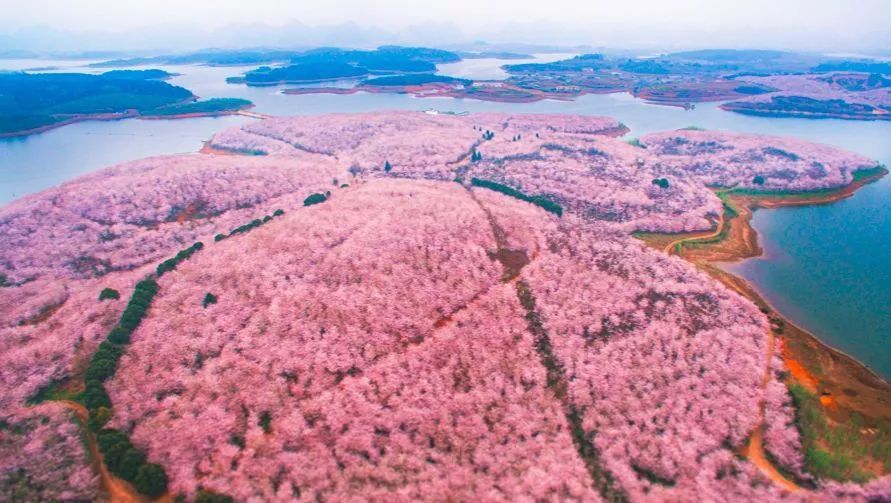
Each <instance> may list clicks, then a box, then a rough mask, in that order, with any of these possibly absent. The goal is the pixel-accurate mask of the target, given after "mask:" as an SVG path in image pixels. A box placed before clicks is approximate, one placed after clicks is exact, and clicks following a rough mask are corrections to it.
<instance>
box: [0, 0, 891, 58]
mask: <svg viewBox="0 0 891 503" xmlns="http://www.w3.org/2000/svg"><path fill="white" fill-rule="evenodd" d="M0 7H2V12H3V16H2V17H0V31H3V32H6V33H10V32H14V31H16V30H19V29H21V28H25V27H32V26H36V25H40V26H48V27H52V28H56V29H62V30H66V31H88V30H103V31H116V32H126V31H127V30H132V29H134V28H148V27H157V26H159V25H165V24H167V25H170V24H172V23H175V24H180V23H189V24H194V25H195V26H196V27H200V28H201V29H203V30H214V29H219V28H222V27H225V26H228V25H231V24H236V23H237V24H250V23H263V24H270V25H276V26H280V25H285V24H289V23H301V24H305V25H310V26H318V25H337V24H342V23H345V22H354V23H357V24H359V25H361V26H362V27H368V28H372V27H373V28H381V29H383V30H386V31H388V32H398V31H400V30H405V29H406V28H407V27H410V26H412V25H419V24H420V25H427V26H429V27H430V29H431V33H438V34H439V35H441V36H442V35H445V34H448V33H450V35H449V36H453V37H457V36H458V34H459V33H460V34H461V35H463V36H465V37H477V38H493V39H505V38H514V39H516V41H518V42H535V43H542V42H543V41H544V40H542V39H545V40H547V39H548V37H549V36H551V35H553V36H554V37H555V38H557V39H559V40H556V41H555V42H556V43H564V44H565V43H567V42H569V41H576V43H578V44H595V45H596V44H601V45H611V46H615V47H621V46H623V45H624V43H623V42H626V41H627V42H630V43H638V44H647V43H653V44H660V43H664V42H671V43H674V44H678V45H715V44H724V45H734V46H739V45H749V46H765V45H773V46H778V47H781V46H791V47H795V48H806V47H808V46H811V45H813V46H814V48H819V49H821V50H823V49H826V48H831V47H829V46H833V45H834V44H837V45H838V46H839V49H850V48H859V47H862V48H869V47H872V48H876V49H882V48H883V47H887V43H888V42H889V36H888V34H887V33H888V27H889V26H891V0H634V1H627V2H623V1H619V0H606V1H604V0H535V1H523V0H490V1H486V0H447V1H436V0H434V1H430V0H426V1H425V0H420V1H416V0H311V1H304V0H292V1H284V0H151V1H143V0H0ZM431 25H436V26H431ZM448 30H452V32H449V31H448ZM417 31H418V30H417V28H415V32H417ZM421 33H423V30H421ZM416 34H417V33H416ZM440 38H441V37H440ZM523 39H527V40H523ZM626 39H627V40H626ZM460 41H461V40H456V42H460ZM502 41H503V40H502ZM746 41H749V43H748V44H746Z"/></svg>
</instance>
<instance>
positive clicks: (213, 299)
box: [202, 292, 217, 308]
mask: <svg viewBox="0 0 891 503" xmlns="http://www.w3.org/2000/svg"><path fill="white" fill-rule="evenodd" d="M216 303H217V296H216V295H214V294H212V293H210V292H207V294H205V295H204V301H203V302H202V305H203V306H204V307H205V308H207V306H209V305H211V304H216Z"/></svg>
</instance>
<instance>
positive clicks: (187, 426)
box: [0, 112, 888, 502]
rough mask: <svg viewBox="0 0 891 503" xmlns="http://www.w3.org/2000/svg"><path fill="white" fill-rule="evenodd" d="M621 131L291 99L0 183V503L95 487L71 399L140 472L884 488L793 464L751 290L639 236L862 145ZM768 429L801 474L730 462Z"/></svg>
mask: <svg viewBox="0 0 891 503" xmlns="http://www.w3.org/2000/svg"><path fill="white" fill-rule="evenodd" d="M624 131H625V129H624V127H623V126H621V124H620V123H618V122H617V121H615V120H613V119H608V118H599V117H563V116H553V115H503V114H479V115H470V116H446V115H431V114H423V113H411V112H399V113H376V114H359V115H328V116H321V117H314V118H313V117H301V118H277V119H270V120H264V121H260V122H256V123H253V124H250V125H247V126H244V127H242V128H235V129H231V130H228V131H224V132H222V133H219V134H217V135H216V136H215V137H214V139H213V140H212V145H210V147H211V148H208V149H207V150H206V151H207V152H209V153H206V154H190V155H177V156H167V157H155V158H150V159H145V160H142V161H136V162H130V163H124V164H121V165H119V166H115V167H111V168H108V169H105V170H102V171H99V172H97V173H95V174H92V175H89V176H86V177H82V178H80V179H77V180H74V181H71V182H69V183H66V184H64V185H62V186H60V187H58V188H54V189H51V190H48V191H45V192H42V193H39V194H35V195H33V196H30V197H27V198H25V199H22V200H20V201H17V202H15V203H13V204H11V205H9V206H7V207H5V208H2V209H0V275H2V276H0V501H19V500H24V501H27V500H31V501H44V500H59V501H83V500H93V499H97V498H99V497H101V496H99V495H100V494H101V493H100V488H99V482H98V481H97V479H96V477H95V472H94V471H93V470H92V469H91V467H90V465H89V462H88V459H87V453H86V452H85V450H84V449H83V447H82V445H83V444H81V443H80V440H79V435H78V434H81V433H85V432H86V429H85V428H84V427H83V424H81V422H79V421H78V422H75V421H74V418H73V417H72V416H71V414H70V413H69V412H68V408H70V407H71V406H72V404H71V403H70V402H65V403H59V402H54V400H60V399H69V398H72V399H73V398H77V399H80V400H81V401H82V402H83V406H84V409H86V412H87V414H88V420H87V422H86V424H87V426H88V427H89V428H90V430H89V431H91V432H92V435H93V436H89V435H86V436H84V438H85V439H87V445H88V446H92V447H96V448H98V449H99V450H100V452H101V453H102V455H103V458H102V459H103V460H104V462H105V464H104V466H105V467H106V468H108V472H109V473H112V474H113V475H115V476H118V477H120V478H122V479H123V480H125V481H128V482H132V487H134V488H135V490H138V491H141V492H142V494H144V495H150V496H152V497H159V496H164V497H170V498H171V499H172V498H174V497H176V496H182V497H184V498H185V500H186V501H195V499H196V497H198V496H199V495H201V497H200V498H198V499H199V501H207V497H208V494H209V493H208V491H212V492H214V493H219V494H220V495H228V496H230V497H232V498H234V500H235V501H365V500H370V501H418V500H422V501H467V500H476V499H479V500H482V501H515V500H517V501H694V500H702V501H728V500H729V501H786V500H789V501H814V500H815V501H836V500H845V501H858V502H859V501H868V500H870V499H873V500H881V498H882V497H886V496H888V481H887V479H885V480H879V481H876V482H873V483H871V484H868V485H854V484H847V485H840V484H827V483H825V482H824V481H821V480H814V479H812V478H811V477H810V475H808V474H807V473H805V472H804V471H803V466H804V463H803V460H804V458H803V453H802V450H801V440H800V438H799V433H798V430H797V428H796V426H795V410H794V407H793V404H792V402H791V399H790V395H789V393H788V391H787V389H786V388H785V386H784V385H783V384H782V381H781V380H780V379H779V377H780V375H781V374H782V372H783V371H784V369H783V364H782V362H781V361H780V360H779V359H778V358H776V357H773V356H771V355H775V354H777V349H776V348H773V350H772V348H771V344H772V341H771V338H770V331H769V326H768V322H767V319H766V318H765V316H764V315H763V314H762V313H761V312H760V311H758V309H757V308H756V307H755V306H754V305H752V304H751V303H750V302H749V301H747V300H745V299H744V298H743V297H741V296H739V295H737V294H736V293H735V292H733V291H730V290H728V289H727V288H725V287H724V286H722V285H721V284H720V283H718V282H716V281H715V280H713V279H711V278H710V277H709V276H707V275H706V274H704V273H702V272H700V271H698V270H697V269H696V268H695V267H694V266H692V265H691V264H689V263H687V262H685V261H683V260H681V259H680V258H677V257H669V256H666V255H664V254H662V253H659V252H657V251H653V250H650V249H647V248H645V247H644V246H643V245H642V244H641V243H640V242H639V241H637V240H635V239H633V238H632V237H631V236H630V233H631V232H633V231H637V230H662V231H683V230H705V229H710V228H712V227H713V226H714V222H715V220H716V219H717V218H718V216H719V215H720V213H721V211H722V206H721V201H720V199H718V197H717V196H716V195H715V194H714V192H713V190H712V189H713V188H714V186H720V187H740V188H747V189H756V190H784V191H801V190H811V189H820V188H827V187H839V186H842V185H844V184H846V183H849V182H850V181H851V180H852V178H851V176H852V173H853V172H854V171H855V170H858V169H862V168H867V167H871V166H873V165H874V164H875V163H874V162H872V161H870V160H868V159H864V158H862V157H859V156H856V155H854V154H850V153H846V152H843V151H840V150H838V149H834V148H830V147H827V146H822V145H815V144H811V143H806V142H801V141H796V140H789V139H784V138H775V137H766V136H755V135H736V134H729V133H718V132H701V131H675V132H668V133H657V134H653V135H648V136H645V137H644V138H642V140H641V146H637V145H629V144H628V143H626V142H624V141H622V140H620V139H617V138H615V136H617V135H620V134H622V133H623V132H624ZM220 151H226V152H225V154H226V155H223V152H220ZM239 153H240V154H239ZM756 177H759V178H760V180H759V181H758V182H756V181H755V178H756ZM81 389H82V390H84V391H83V393H82V394H80V395H78V396H75V395H74V393H75V391H76V390H81ZM78 410H79V411H80V412H81V413H83V412H84V411H83V410H82V409H78ZM755 433H757V435H753V434H755ZM752 438H758V439H760V438H763V441H759V444H758V446H759V447H763V450H764V452H765V453H766V456H767V457H768V458H769V460H770V463H771V465H770V466H774V467H776V468H778V469H780V470H782V473H784V474H789V476H790V477H791V476H795V477H796V480H797V481H799V482H802V484H810V487H811V490H807V491H801V492H797V493H790V492H788V490H787V488H784V487H783V486H781V485H779V484H778V483H777V482H776V478H773V479H772V478H770V476H769V475H770V474H769V472H766V471H765V469H764V467H762V466H760V465H756V464H755V463H753V462H750V461H749V458H746V457H742V456H740V455H739V453H740V452H741V448H742V447H743V446H744V445H746V443H747V442H749V440H750V439H752ZM92 439H98V440H95V442H94V441H93V440H92ZM91 442H93V443H91ZM97 445H98V447H97ZM126 487H130V486H126ZM23 488H24V489H23ZM26 489H27V491H26ZM221 501H225V498H224V497H223V498H222V499H221Z"/></svg>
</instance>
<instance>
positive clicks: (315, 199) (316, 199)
mask: <svg viewBox="0 0 891 503" xmlns="http://www.w3.org/2000/svg"><path fill="white" fill-rule="evenodd" d="M327 200H328V197H327V196H326V195H325V194H321V193H319V192H316V193H315V194H312V195H310V196H309V197H307V198H306V199H304V200H303V206H312V205H314V204H319V203H324V202H325V201H327Z"/></svg>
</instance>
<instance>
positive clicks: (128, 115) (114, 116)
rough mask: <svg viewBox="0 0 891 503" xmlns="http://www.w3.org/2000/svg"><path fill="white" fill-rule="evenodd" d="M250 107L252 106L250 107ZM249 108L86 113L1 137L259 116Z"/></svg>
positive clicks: (3, 134)
mask: <svg viewBox="0 0 891 503" xmlns="http://www.w3.org/2000/svg"><path fill="white" fill-rule="evenodd" d="M248 108H250V107H248ZM248 108H240V109H238V110H220V111H215V112H191V113H182V114H171V115H152V114H146V115H141V114H139V113H135V112H129V111H128V112H114V113H107V114H86V115H78V116H74V117H70V118H68V119H65V120H62V121H59V122H54V123H52V124H47V125H45V126H40V127H36V128H31V129H25V130H22V131H12V132H9V133H0V139H4V138H24V137H26V136H31V135H35V134H40V133H45V132H47V131H52V130H53V129H58V128H61V127H64V126H70V125H71V124H77V123H79V122H89V121H96V122H114V121H120V120H124V119H140V120H178V119H197V118H202V117H225V116H229V115H244V116H245V117H254V118H260V117H258V114H254V115H250V114H252V112H249V111H248Z"/></svg>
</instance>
